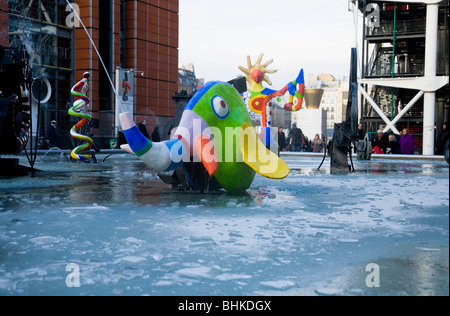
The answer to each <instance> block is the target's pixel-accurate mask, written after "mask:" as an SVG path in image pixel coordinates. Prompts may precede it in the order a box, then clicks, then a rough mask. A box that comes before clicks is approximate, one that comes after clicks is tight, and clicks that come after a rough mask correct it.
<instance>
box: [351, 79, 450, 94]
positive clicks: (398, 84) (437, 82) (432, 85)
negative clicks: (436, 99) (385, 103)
mask: <svg viewBox="0 0 450 316" xmlns="http://www.w3.org/2000/svg"><path fill="white" fill-rule="evenodd" d="M360 83H363V84H369V85H376V86H381V87H392V88H398V89H409V90H420V91H425V92H434V91H437V90H439V89H441V88H442V87H444V86H445V85H447V84H448V83H449V77H448V76H435V77H434V78H431V80H430V78H425V77H415V78H382V79H361V80H360Z"/></svg>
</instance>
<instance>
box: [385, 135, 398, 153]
mask: <svg viewBox="0 0 450 316" xmlns="http://www.w3.org/2000/svg"><path fill="white" fill-rule="evenodd" d="M387 153H388V154H392V155H399V154H400V145H399V144H398V141H397V137H396V136H395V135H394V134H391V135H389V143H388V152H387Z"/></svg>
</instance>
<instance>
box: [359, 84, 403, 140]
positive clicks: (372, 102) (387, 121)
mask: <svg viewBox="0 0 450 316" xmlns="http://www.w3.org/2000/svg"><path fill="white" fill-rule="evenodd" d="M358 89H359V91H360V92H361V94H362V95H363V96H364V98H366V100H367V102H369V103H370V105H371V106H372V107H373V109H374V110H375V111H376V112H377V113H378V115H379V116H380V117H381V119H382V120H383V121H384V122H385V123H386V125H387V127H386V132H387V131H388V130H392V131H393V132H394V133H395V134H397V135H400V132H399V131H398V129H397V128H396V127H395V126H394V125H393V124H392V122H391V120H390V119H389V118H388V117H387V116H386V114H384V113H383V111H382V110H381V109H380V107H379V106H378V104H376V102H375V101H374V100H373V99H372V98H371V97H370V95H369V94H368V93H367V92H366V90H364V88H363V87H361V85H358Z"/></svg>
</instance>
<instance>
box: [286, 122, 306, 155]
mask: <svg viewBox="0 0 450 316" xmlns="http://www.w3.org/2000/svg"><path fill="white" fill-rule="evenodd" d="M302 140H303V132H302V130H301V129H300V128H298V127H297V124H293V125H292V129H291V131H290V132H289V136H288V143H290V144H291V151H296V152H299V151H301V150H302Z"/></svg>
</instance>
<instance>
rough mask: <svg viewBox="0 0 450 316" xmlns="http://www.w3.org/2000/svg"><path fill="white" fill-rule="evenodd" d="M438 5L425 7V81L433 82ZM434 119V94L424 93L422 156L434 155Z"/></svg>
mask: <svg viewBox="0 0 450 316" xmlns="http://www.w3.org/2000/svg"><path fill="white" fill-rule="evenodd" d="M438 18H439V5H438V4H437V3H435V4H428V5H427V24H426V27H427V30H426V40H425V79H428V80H435V79H436V70H437V47H438ZM435 119H436V92H435V91H432V92H426V93H425V96H424V102H423V155H429V156H431V155H434V124H435Z"/></svg>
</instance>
